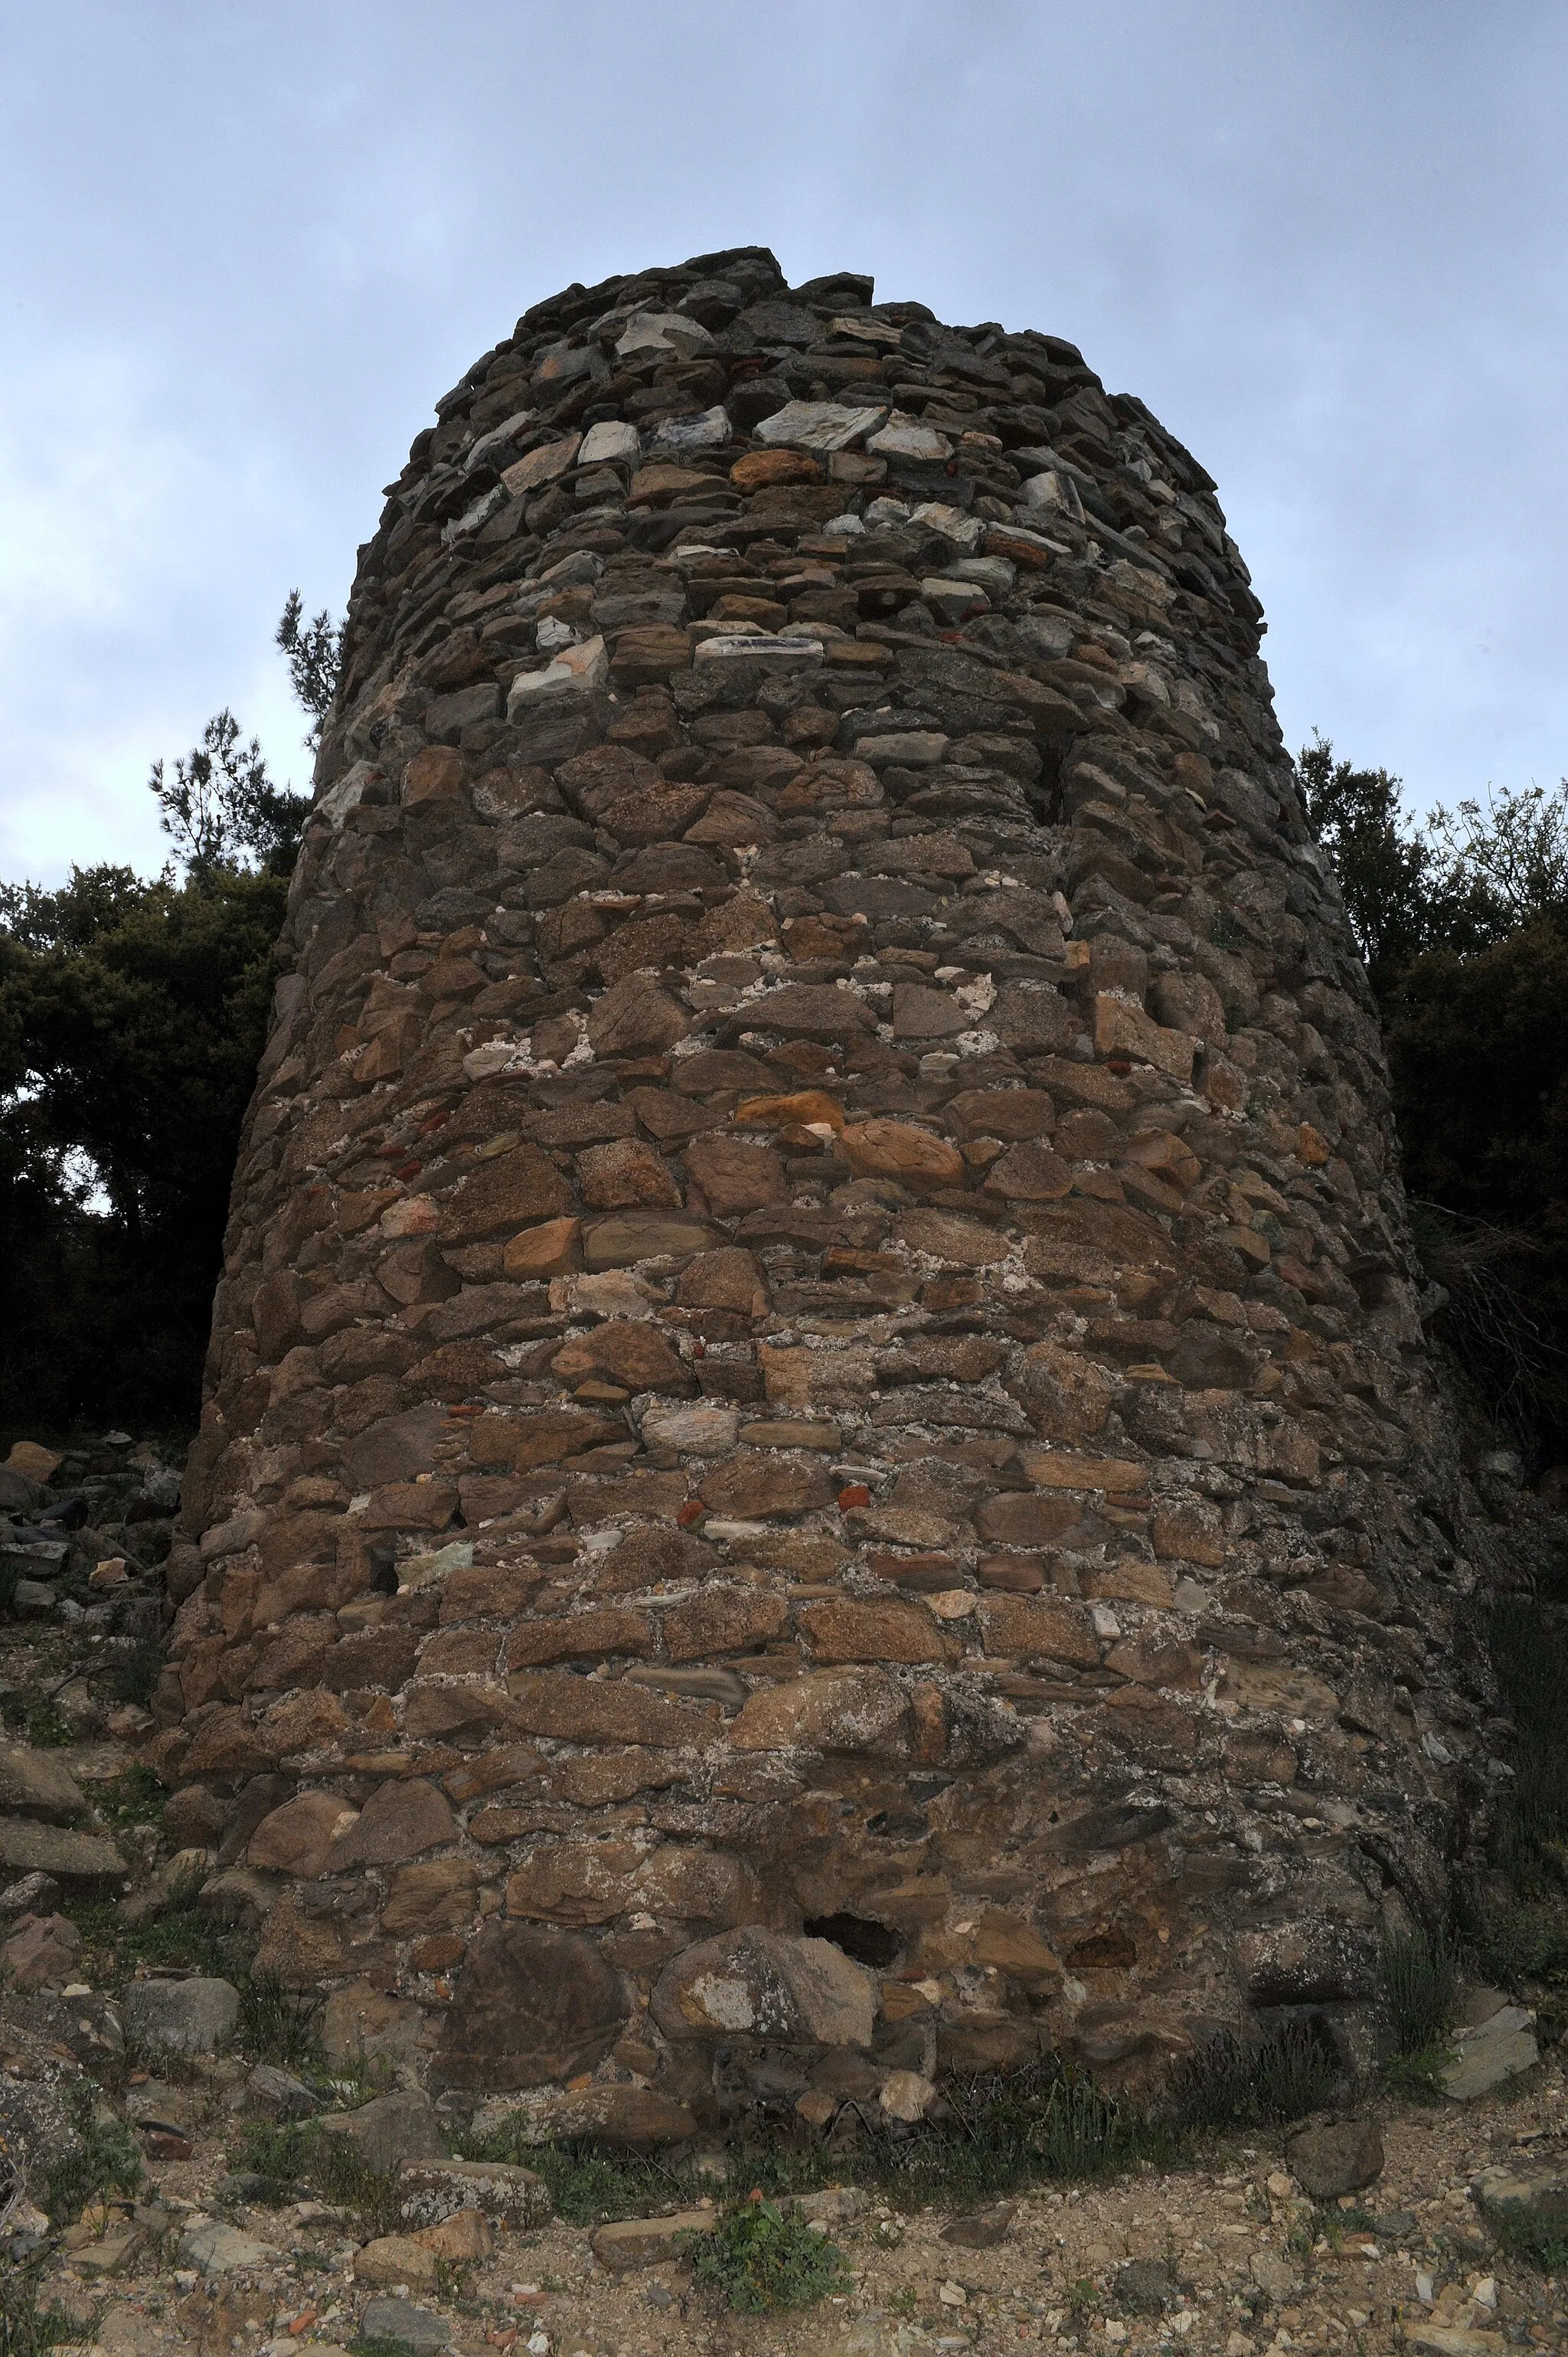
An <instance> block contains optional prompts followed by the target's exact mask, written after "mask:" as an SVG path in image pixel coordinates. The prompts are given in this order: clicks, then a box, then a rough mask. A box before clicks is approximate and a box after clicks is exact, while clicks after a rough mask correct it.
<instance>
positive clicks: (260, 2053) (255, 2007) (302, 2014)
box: [240, 1966, 327, 2071]
mask: <svg viewBox="0 0 1568 2357" xmlns="http://www.w3.org/2000/svg"><path fill="white" fill-rule="evenodd" d="M326 2003H327V2000H326V1998H325V1997H324V1996H317V1995H314V1994H312V1993H311V1992H310V1991H308V1990H306V1991H305V1992H303V1993H298V1992H295V1990H293V1989H291V1988H286V1987H285V1986H284V1982H283V1979H282V1976H281V1975H279V1974H277V1973H274V1972H270V1971H268V1970H267V1969H266V1968H265V1967H264V1966H263V1969H262V1970H261V1971H260V1972H252V1973H249V1974H247V1975H246V1977H245V1979H244V1980H243V1981H242V1984H241V1987H240V2044H241V2045H242V2047H243V2048H244V2050H245V2052H246V2053H247V2054H248V2055H250V2057H251V2059H252V2061H256V2062H276V2063H280V2064H282V2065H283V2066H284V2067H285V2069H287V2070H291V2071H299V2070H311V2069H322V2070H324V2069H325V2068H326V2061H327V2058H326V2055H325V2053H324V2051H323V2050H322V2045H321V2016H322V2013H323V2010H324V2009H325V2007H326Z"/></svg>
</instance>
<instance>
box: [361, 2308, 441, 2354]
mask: <svg viewBox="0 0 1568 2357" xmlns="http://www.w3.org/2000/svg"><path fill="white" fill-rule="evenodd" d="M359 2337H360V2340H361V2341H374V2340H376V2339H377V2338H378V2337H381V2338H383V2339H385V2340H388V2341H403V2342H404V2343H405V2344H406V2345H407V2347H409V2348H410V2349H413V2350H414V2351H416V2352H418V2357H426V2352H429V2357H435V2352H436V2351H437V2350H441V2349H445V2348H446V2347H447V2345H448V2344H449V2342H450V2341H451V2338H452V2329H451V2327H450V2325H449V2324H448V2323H447V2322H446V2318H445V2317H443V2316H437V2315H435V2312H434V2310H433V2309H428V2308H415V2306H414V2304H413V2300H411V2299H372V2300H371V2302H370V2303H369V2304H368V2306H367V2307H366V2309H365V2311H364V2314H363V2315H362V2316H361V2317H360V2333H359Z"/></svg>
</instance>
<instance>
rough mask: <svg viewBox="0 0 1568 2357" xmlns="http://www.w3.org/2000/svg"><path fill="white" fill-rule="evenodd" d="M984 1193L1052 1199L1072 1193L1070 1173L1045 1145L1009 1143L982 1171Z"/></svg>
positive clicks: (1017, 1199) (1027, 1199) (1037, 1200)
mask: <svg viewBox="0 0 1568 2357" xmlns="http://www.w3.org/2000/svg"><path fill="white" fill-rule="evenodd" d="M985 1192H986V1193H987V1194H988V1195H1004V1196H1006V1197H1007V1198H1008V1199H1009V1200H1012V1201H1015V1202H1020V1203H1047V1202H1055V1201H1058V1200H1060V1198H1061V1197H1062V1196H1064V1195H1069V1194H1070V1193H1071V1192H1072V1172H1071V1170H1070V1169H1069V1167H1068V1165H1067V1164H1066V1163H1065V1162H1064V1161H1062V1159H1061V1157H1060V1156H1059V1155H1056V1154H1053V1153H1052V1152H1051V1149H1050V1147H1049V1146H1041V1145H1038V1144H1032V1145H1025V1146H1009V1148H1008V1150H1007V1152H1006V1153H1005V1154H1004V1155H1002V1156H1000V1157H999V1158H998V1159H997V1160H996V1161H994V1162H993V1164H992V1166H991V1168H990V1169H989V1170H988V1171H987V1172H986V1174H985Z"/></svg>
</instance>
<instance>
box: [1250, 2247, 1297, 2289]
mask: <svg viewBox="0 0 1568 2357" xmlns="http://www.w3.org/2000/svg"><path fill="white" fill-rule="evenodd" d="M1247 2270H1248V2273H1249V2274H1250V2275H1251V2278H1252V2281H1253V2282H1254V2283H1255V2284H1256V2285H1257V2287H1258V2289H1259V2290H1260V2291H1261V2292H1262V2293H1264V2294H1265V2295H1266V2296H1267V2298H1270V2299H1272V2300H1275V2301H1280V2300H1287V2299H1291V2298H1294V2295H1295V2293H1296V2292H1298V2291H1299V2290H1300V2288H1301V2277H1300V2276H1298V2275H1297V2273H1296V2271H1295V2269H1294V2267H1293V2266H1292V2265H1291V2263H1290V2261H1289V2260H1288V2259H1287V2258H1284V2257H1283V2256H1282V2255H1281V2254H1280V2253H1279V2252H1278V2251H1268V2250H1263V2251H1254V2252H1253V2253H1252V2255H1251V2258H1250V2259H1249V2260H1248V2262H1247Z"/></svg>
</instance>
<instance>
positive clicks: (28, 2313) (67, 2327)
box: [0, 2260, 102, 2357]
mask: <svg viewBox="0 0 1568 2357" xmlns="http://www.w3.org/2000/svg"><path fill="white" fill-rule="evenodd" d="M42 2271H43V2262H42V2261H41V2260H39V2261H38V2262H36V2263H35V2264H34V2265H32V2266H20V2267H18V2266H0V2357H45V2352H46V2351H48V2350H50V2349H63V2348H66V2347H71V2348H80V2347H81V2345H82V2343H83V2342H84V2341H92V2340H94V2339H95V2338H96V2336H97V2331H98V2325H99V2321H100V2319H101V2318H102V2309H97V2310H96V2311H95V2312H94V2314H93V2316H92V2318H91V2320H90V2321H89V2322H88V2323H85V2324H82V2323H79V2322H78V2321H77V2320H76V2319H74V2318H72V2317H70V2316H68V2315H67V2314H66V2312H65V2309H63V2308H61V2306H60V2305H59V2301H58V2300H53V2299H51V2300H50V2302H49V2304H48V2307H47V2308H45V2307H44V2306H43V2305H42V2298H43V2286H42V2283H41V2280H40V2277H41V2275H42Z"/></svg>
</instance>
